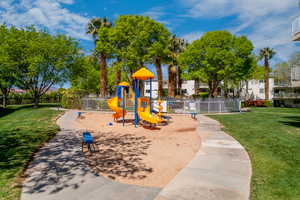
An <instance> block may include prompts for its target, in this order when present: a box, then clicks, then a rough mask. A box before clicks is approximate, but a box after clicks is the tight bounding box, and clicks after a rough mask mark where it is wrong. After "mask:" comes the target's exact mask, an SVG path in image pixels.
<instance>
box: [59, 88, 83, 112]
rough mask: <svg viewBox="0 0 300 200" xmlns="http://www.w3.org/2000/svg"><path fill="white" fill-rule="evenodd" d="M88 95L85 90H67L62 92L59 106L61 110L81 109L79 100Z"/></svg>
mask: <svg viewBox="0 0 300 200" xmlns="http://www.w3.org/2000/svg"><path fill="white" fill-rule="evenodd" d="M86 95H88V92H87V91H86V90H81V89H68V90H64V91H63V92H62V98H61V105H62V107H63V108H70V109H81V107H82V102H81V99H82V98H83V97H84V96H86Z"/></svg>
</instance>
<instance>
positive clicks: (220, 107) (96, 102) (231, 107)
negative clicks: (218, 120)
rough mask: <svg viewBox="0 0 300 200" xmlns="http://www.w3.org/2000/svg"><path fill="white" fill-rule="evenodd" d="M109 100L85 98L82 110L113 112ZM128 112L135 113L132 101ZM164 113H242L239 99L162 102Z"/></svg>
mask: <svg viewBox="0 0 300 200" xmlns="http://www.w3.org/2000/svg"><path fill="white" fill-rule="evenodd" d="M107 100H108V99H101V98H91V97H89V98H83V99H81V104H82V105H81V109H83V110H96V111H111V109H110V108H109V107H108V104H107ZM125 105H126V110H128V111H134V104H133V102H131V101H127V102H126V103H125ZM161 105H162V106H163V112H167V113H178V114H185V113H204V114H205V113H228V112H240V110H241V101H240V100H239V99H219V98H216V99H201V100H190V99H181V100H174V99H171V100H162V104H161ZM156 107H157V101H156V100H154V101H153V109H154V110H156Z"/></svg>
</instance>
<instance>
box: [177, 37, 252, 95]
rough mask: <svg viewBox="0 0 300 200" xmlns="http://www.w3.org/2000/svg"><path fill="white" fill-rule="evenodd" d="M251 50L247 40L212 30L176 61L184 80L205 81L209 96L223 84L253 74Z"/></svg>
mask: <svg viewBox="0 0 300 200" xmlns="http://www.w3.org/2000/svg"><path fill="white" fill-rule="evenodd" d="M252 51H253V45H252V43H251V42H250V41H249V40H248V39H247V38H246V37H244V36H241V37H236V36H234V35H232V34H231V33H229V32H227V31H212V32H208V33H206V34H204V35H203V36H202V37H201V38H200V39H198V40H196V41H194V42H193V43H192V44H191V45H189V46H188V47H187V50H186V51H185V52H184V53H182V55H181V56H180V58H179V59H180V63H181V64H182V65H183V68H182V69H183V72H184V73H185V77H186V78H189V79H199V80H202V81H204V82H207V83H208V84H209V87H210V90H211V95H212V93H213V92H215V90H216V88H217V87H218V86H219V85H220V83H221V82H222V81H228V80H230V81H240V80H243V79H244V78H246V77H247V76H248V75H249V74H251V73H252V72H253V70H254V68H255V66H256V62H255V59H254V56H253V55H252Z"/></svg>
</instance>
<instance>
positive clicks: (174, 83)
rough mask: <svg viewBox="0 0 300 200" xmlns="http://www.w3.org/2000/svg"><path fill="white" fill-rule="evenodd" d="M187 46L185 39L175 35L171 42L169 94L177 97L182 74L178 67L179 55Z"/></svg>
mask: <svg viewBox="0 0 300 200" xmlns="http://www.w3.org/2000/svg"><path fill="white" fill-rule="evenodd" d="M186 46H187V43H186V42H185V40H184V39H181V38H177V37H176V35H173V36H172V38H171V41H170V44H169V49H170V54H169V65H168V76H169V81H168V95H169V96H170V97H175V95H176V91H177V94H178V83H179V82H181V80H179V79H181V74H180V71H179V67H178V56H179V55H180V53H182V52H183V51H184V50H185V48H186ZM179 74H180V75H179Z"/></svg>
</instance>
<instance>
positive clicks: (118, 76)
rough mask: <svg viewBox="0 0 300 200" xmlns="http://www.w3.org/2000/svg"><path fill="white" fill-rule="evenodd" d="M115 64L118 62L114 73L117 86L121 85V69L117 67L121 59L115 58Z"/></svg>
mask: <svg viewBox="0 0 300 200" xmlns="http://www.w3.org/2000/svg"><path fill="white" fill-rule="evenodd" d="M117 62H118V65H117V67H118V68H117V72H116V82H117V84H119V83H121V79H122V71H121V70H122V69H121V67H120V66H119V64H120V63H121V59H120V58H119V57H118V58H117Z"/></svg>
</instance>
